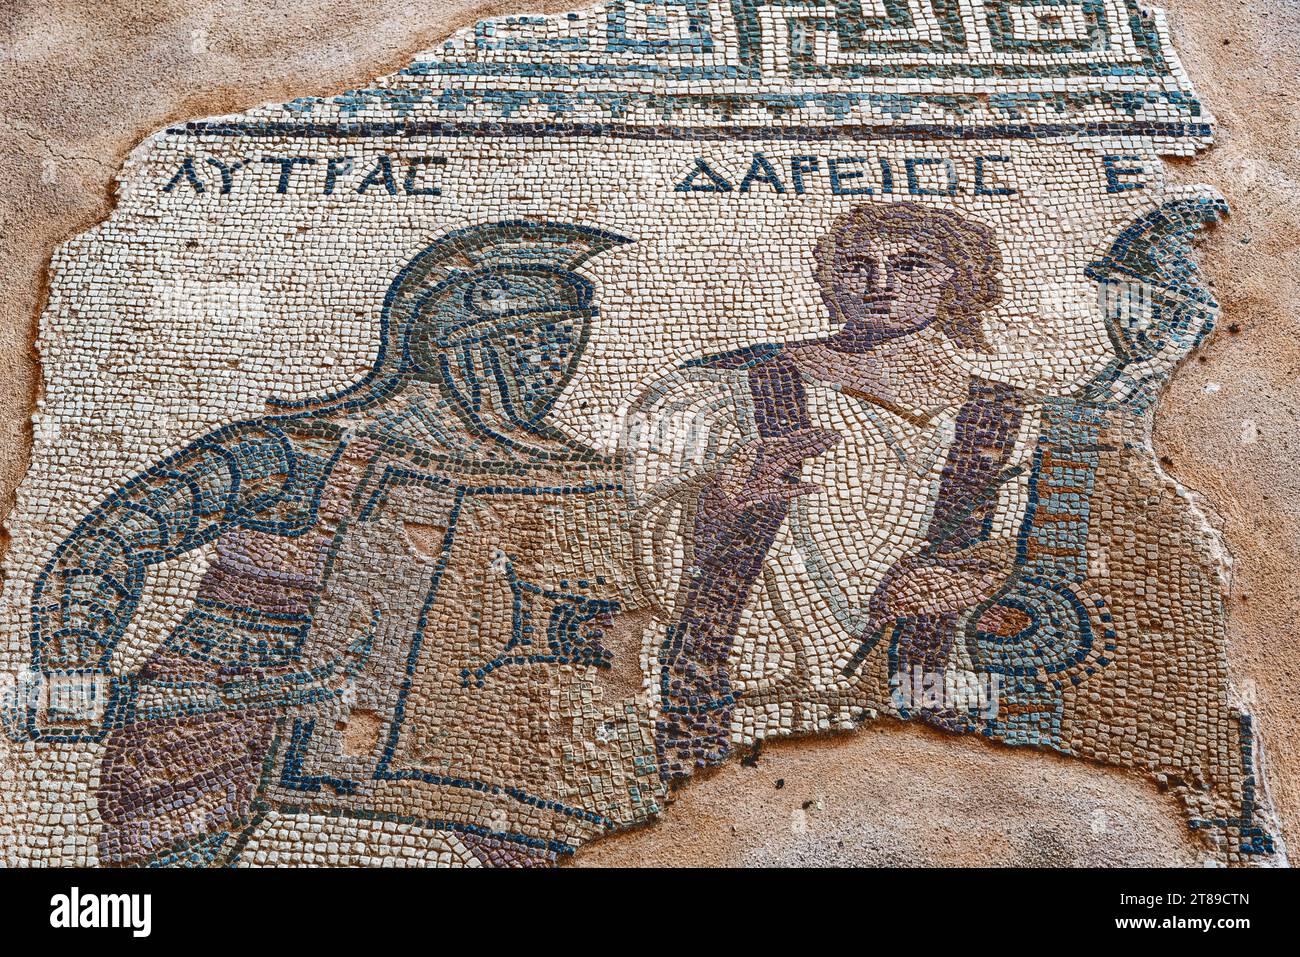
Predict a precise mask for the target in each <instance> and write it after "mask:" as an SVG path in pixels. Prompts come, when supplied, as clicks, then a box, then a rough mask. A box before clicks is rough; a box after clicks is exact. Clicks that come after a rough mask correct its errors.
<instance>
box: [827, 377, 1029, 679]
mask: <svg viewBox="0 0 1300 957" xmlns="http://www.w3.org/2000/svg"><path fill="white" fill-rule="evenodd" d="M1024 419H1025V410H1024V400H1023V396H1022V395H1021V394H1020V393H1019V392H1018V391H1017V390H1015V389H1013V388H1011V387H1010V386H1005V385H1001V384H997V383H986V382H981V381H978V380H976V381H974V382H972V384H971V388H970V393H969V395H968V397H967V400H966V402H965V403H964V404H963V405H962V407H961V409H960V410H958V414H957V421H956V432H955V435H954V436H953V443H952V447H951V449H950V451H949V453H948V458H947V460H946V461H945V463H944V466H943V472H942V475H941V477H940V483H939V494H938V498H937V500H936V501H935V505H934V511H933V513H932V515H931V518H930V523H929V526H928V528H927V529H926V536H925V541H924V543H923V545H922V547H921V550H920V551H919V552H917V553H915V554H912V555H908V556H906V557H904V558H902V559H900V560H899V561H898V562H897V563H896V564H895V565H894V566H893V567H892V568H890V569H889V571H888V572H886V574H885V577H884V578H883V579H882V580H881V583H880V585H879V586H878V587H877V589H876V591H875V593H874V594H873V595H872V598H871V606H870V619H869V622H868V624H867V626H866V628H865V629H864V632H863V636H862V644H861V646H860V647H859V649H858V651H857V653H856V654H855V655H854V656H853V658H852V659H851V660H850V662H849V664H848V666H847V667H846V668H845V673H846V674H849V673H852V672H853V671H855V670H856V669H857V668H858V667H859V666H860V665H861V663H862V661H863V660H864V659H865V658H866V656H867V654H868V653H869V652H870V651H871V650H872V648H874V647H875V645H876V643H877V642H878V641H879V640H880V639H881V637H882V635H883V633H884V632H885V630H886V629H887V628H888V627H889V626H891V625H893V624H895V623H897V622H899V621H902V620H903V619H909V618H911V619H917V620H928V621H931V622H942V621H943V620H948V621H952V620H955V616H957V615H960V614H962V613H963V612H965V611H967V610H969V609H971V608H974V607H976V606H977V605H979V604H981V603H982V602H984V601H986V600H988V599H989V598H991V597H992V596H993V595H994V594H996V593H997V592H998V591H999V590H1000V589H1001V588H1002V587H1003V586H1004V585H1005V584H1006V582H1007V580H1008V579H1009V578H1010V577H1011V575H1012V574H1013V573H1014V570H1015V541H1014V534H1012V535H1010V536H1008V535H1007V534H1006V532H1005V530H1003V531H1002V532H1001V533H999V532H998V530H997V529H996V528H995V519H996V518H997V513H998V511H999V505H1000V502H1001V499H1002V495H1003V492H1004V490H1006V488H1007V487H1008V486H1009V485H1011V484H1012V483H1013V482H1015V481H1018V480H1020V479H1022V478H1023V470H1022V469H1021V468H1020V467H1018V466H1016V465H1014V464H1013V461H1014V459H1015V457H1016V452H1017V439H1018V437H1019V435H1020V431H1021V426H1022V424H1023V423H1024ZM936 627H948V626H947V625H943V624H939V625H937V626H936Z"/></svg>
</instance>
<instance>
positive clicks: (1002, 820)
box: [0, 0, 1300, 864]
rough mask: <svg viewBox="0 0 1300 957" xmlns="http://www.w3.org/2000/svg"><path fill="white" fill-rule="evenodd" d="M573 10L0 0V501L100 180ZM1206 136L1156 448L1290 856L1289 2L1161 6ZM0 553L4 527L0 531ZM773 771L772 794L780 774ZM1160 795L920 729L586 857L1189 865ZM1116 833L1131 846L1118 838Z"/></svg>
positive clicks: (1296, 170)
mask: <svg viewBox="0 0 1300 957" xmlns="http://www.w3.org/2000/svg"><path fill="white" fill-rule="evenodd" d="M578 5H581V4H580V3H579V4H575V3H574V2H573V0H569V2H561V3H535V2H533V3H530V2H527V0H511V2H509V3H505V4H479V5H475V4H471V3H462V2H455V0H430V2H426V3H424V4H421V5H411V4H408V3H399V2H395V0H388V2H385V0H350V2H330V0H317V2H300V3H274V2H272V3H266V2H254V0H247V2H243V3H240V2H229V0H227V2H220V0H195V2H191V3H187V4H180V3H168V2H157V3H151V4H148V5H147V9H144V7H146V5H143V4H138V3H130V2H122V0H102V2H99V3H95V4H92V3H89V2H86V0H83V2H81V3H74V2H57V0H55V2H42V3H37V2H33V0H18V2H17V3H16V4H15V3H13V2H10V3H7V4H5V5H4V10H3V11H0V83H2V84H3V85H2V86H0V89H4V90H5V93H4V100H3V116H2V118H3V120H4V122H3V124H0V170H3V171H4V177H3V179H0V276H2V277H3V280H4V281H3V283H0V369H3V375H4V381H5V383H6V384H7V385H8V388H6V389H4V390H3V391H2V392H0V511H7V510H8V508H9V506H10V504H11V503H12V495H13V489H14V486H15V485H16V484H17V482H18V480H19V479H20V478H21V475H22V472H23V470H24V468H25V467H26V461H27V454H28V451H29V447H30V429H29V428H28V422H29V416H30V413H31V410H32V407H33V403H34V402H35V401H37V399H38V397H39V396H38V389H39V369H38V367H37V364H36V362H35V357H34V355H33V350H32V338H33V334H34V329H35V322H36V316H37V315H38V312H39V309H40V307H41V305H42V303H43V301H44V295H45V277H44V268H45V265H46V263H47V262H48V260H49V257H50V254H51V252H52V251H53V248H54V246H55V245H56V244H58V243H59V242H61V241H62V240H64V239H66V238H68V237H70V236H72V235H75V234H76V233H78V232H80V231H81V230H83V229H85V228H87V227H88V226H90V225H93V224H94V223H95V222H97V221H99V220H100V219H102V218H103V217H104V216H105V215H106V214H107V212H108V211H109V210H110V209H111V208H112V203H113V198H112V179H113V175H114V173H115V172H116V170H117V168H118V167H119V165H120V164H121V161H122V160H123V159H124V158H125V156H126V154H127V153H128V152H129V150H130V149H131V148H132V146H134V145H135V143H137V142H138V141H139V140H140V139H141V138H143V137H144V136H145V135H147V134H148V133H150V132H152V131H153V130H155V129H157V128H158V127H160V126H163V125H165V124H167V123H170V122H175V121H178V120H184V119H186V118H191V117H196V116H205V115H212V114H215V113H224V112H233V111H242V110H246V109H248V108H250V107H253V106H256V105H258V104H260V103H263V102H266V101H273V100H282V99H290V98H293V97H297V96H305V95H320V94H327V93H331V92H337V91H340V90H343V89H349V88H353V87H355V86H357V85H360V84H362V83H364V82H365V81H366V80H367V79H368V78H370V77H373V76H377V75H381V74H383V73H388V72H392V71H393V70H395V69H397V68H399V67H400V66H402V65H403V64H404V63H405V62H406V61H407V60H408V59H409V57H410V55H411V54H413V53H414V52H415V51H417V50H420V49H422V48H427V47H428V46H430V45H431V44H432V43H433V42H434V41H436V40H438V39H440V38H441V37H442V36H444V35H446V34H447V33H448V32H450V31H451V30H453V29H455V28H457V27H459V26H463V25H465V24H466V23H468V22H470V21H471V20H473V19H475V18H477V17H479V16H482V15H484V14H487V13H496V12H513V13H522V12H534V11H539V10H562V9H568V8H573V7H575V6H578ZM1165 7H1166V9H1167V10H1168V12H1169V15H1170V20H1171V26H1172V28H1173V31H1174V39H1175V43H1176V44H1177V46H1178V48H1179V50H1180V52H1181V54H1182V56H1183V61H1184V65H1185V66H1186V67H1187V69H1188V71H1189V72H1190V74H1191V76H1192V79H1193V82H1195V84H1196V86H1197V89H1198V90H1199V91H1200V93H1201V95H1202V97H1203V98H1204V99H1205V100H1206V101H1207V102H1208V104H1209V106H1210V108H1211V109H1212V110H1213V112H1214V113H1215V114H1216V115H1217V117H1218V118H1219V121H1220V129H1219V135H1218V141H1217V142H1218V145H1216V146H1215V147H1214V148H1213V149H1212V150H1211V151H1210V152H1209V153H1208V154H1204V155H1202V156H1201V157H1199V158H1197V159H1195V160H1187V161H1178V162H1176V163H1175V164H1173V166H1174V169H1173V177H1174V178H1175V179H1179V180H1183V181H1186V182H1189V183H1191V182H1206V183H1211V184H1214V185H1216V186H1217V187H1219V189H1221V190H1222V191H1223V193H1224V194H1225V195H1226V196H1227V198H1228V200H1229V202H1230V203H1231V204H1232V205H1233V208H1234V210H1235V214H1234V216H1233V217H1232V219H1231V220H1229V222H1228V223H1227V224H1226V225H1225V226H1223V227H1221V228H1220V229H1219V230H1217V232H1216V234H1215V235H1214V236H1212V237H1211V239H1210V240H1209V242H1208V243H1207V245H1206V260H1207V266H1208V270H1209V272H1210V274H1211V275H1212V276H1213V277H1215V279H1216V280H1217V282H1218V292H1219V296H1220V300H1221V302H1222V303H1223V305H1224V316H1223V319H1222V321H1221V325H1220V332H1219V334H1218V335H1217V336H1216V337H1215V339H1214V340H1213V341H1212V342H1211V343H1210V345H1209V347H1208V348H1207V349H1206V350H1205V351H1204V352H1203V353H1202V354H1201V355H1200V356H1199V357H1198V358H1197V359H1194V360H1193V361H1192V362H1190V363H1189V364H1188V365H1187V366H1186V367H1185V368H1184V369H1183V370H1182V371H1181V372H1180V373H1179V374H1178V375H1177V377H1176V378H1175V381H1174V383H1173V385H1172V387H1171V389H1170V393H1169V395H1168V396H1167V397H1166V399H1165V402H1164V404H1163V406H1162V409H1161V414H1160V419H1159V425H1158V430H1157V432H1158V434H1157V445H1158V449H1157V450H1158V453H1159V454H1160V455H1161V456H1162V461H1163V464H1164V466H1165V468H1166V470H1167V471H1169V472H1170V473H1171V474H1172V475H1174V476H1175V477H1176V478H1177V479H1179V480H1180V481H1181V482H1183V483H1184V484H1185V485H1187V486H1188V487H1190V488H1192V489H1195V490H1197V491H1198V492H1200V493H1202V494H1203V496H1204V500H1205V504H1206V505H1207V506H1208V507H1209V508H1210V509H1211V510H1213V511H1214V512H1216V513H1217V514H1218V515H1219V516H1221V517H1222V521H1221V523H1220V524H1221V526H1222V528H1223V530H1224V532H1225V536H1226V541H1227V544H1228V546H1229V548H1230V550H1231V552H1232V554H1233V557H1234V559H1235V584H1234V591H1233V596H1232V601H1231V636H1232V645H1231V647H1230V655H1231V660H1232V664H1233V667H1234V669H1235V672H1236V677H1237V683H1238V685H1239V686H1241V687H1242V688H1244V690H1245V691H1246V692H1247V694H1248V695H1250V694H1253V695H1254V697H1255V704H1254V710H1255V712H1256V714H1257V716H1258V717H1259V719H1260V723H1261V726H1262V728H1261V731H1262V735H1263V742H1264V747H1265V754H1266V758H1267V760H1268V772H1269V774H1268V780H1269V785H1270V786H1271V789H1272V793H1273V796H1274V799H1275V801H1276V804H1277V807H1278V810H1279V813H1280V815H1281V817H1282V819H1283V825H1284V835H1285V837H1286V838H1287V839H1288V842H1289V843H1290V845H1291V846H1292V847H1297V846H1300V743H1297V742H1296V741H1295V740H1294V735H1293V734H1292V729H1294V728H1295V727H1296V726H1297V723H1298V719H1300V698H1298V697H1297V695H1296V694H1295V690H1294V689H1295V683H1296V682H1295V679H1296V678H1297V672H1298V671H1300V666H1298V665H1297V664H1296V663H1295V660H1294V655H1293V652H1292V649H1293V648H1294V645H1295V638H1294V629H1293V628H1292V624H1291V617H1292V615H1293V613H1294V611H1295V610H1296V609H1297V608H1300V574H1297V573H1296V572H1295V571H1293V568H1294V567H1295V561H1296V559H1297V558H1298V557H1300V556H1298V555H1297V552H1300V507H1297V505H1296V504H1295V502H1294V498H1295V496H1296V494H1297V492H1300V478H1297V469H1296V465H1297V462H1296V456H1297V452H1298V451H1300V422H1297V409H1298V407H1300V394H1298V393H1300V390H1298V389H1297V388H1296V386H1295V385H1294V384H1293V381H1294V379H1295V374H1296V372H1297V371H1298V367H1300V353H1297V351H1296V349H1295V347H1294V345H1293V343H1294V342H1296V320H1295V317H1294V315H1293V313H1292V310H1291V309H1290V303H1291V302H1293V301H1294V300H1295V298H1296V295H1297V293H1298V292H1300V290H1297V289H1296V283H1297V276H1300V262H1297V260H1298V259H1300V256H1297V249H1296V241H1295V236H1296V220H1297V219H1298V218H1300V212H1297V209H1298V208H1300V182H1297V177H1300V158H1298V157H1297V155H1296V152H1297V151H1296V146H1295V143H1296V140H1297V135H1298V134H1300V122H1298V121H1297V118H1296V108H1297V106H1298V105H1300V103H1298V102H1297V101H1298V100H1300V92H1298V91H1300V75H1297V74H1298V73H1300V68H1298V66H1297V64H1298V63H1300V55H1297V49H1296V42H1297V37H1298V36H1300V5H1297V4H1293V3H1288V2H1284V0H1275V2H1273V3H1243V2H1236V0H1217V2H1214V0H1165ZM0 547H3V543H0ZM778 781H780V782H782V783H781V786H780V787H778V786H777V782H778ZM1179 820H1180V815H1179V813H1178V811H1177V809H1176V808H1174V806H1173V804H1172V802H1171V801H1168V800H1166V798H1165V797H1164V796H1162V795H1159V794H1157V793H1156V792H1155V790H1154V788H1153V787H1152V786H1151V785H1149V784H1147V783H1146V782H1145V781H1143V780H1141V779H1138V778H1131V777H1126V776H1123V775H1122V774H1120V773H1119V772H1115V771H1110V770H1101V769H1098V768H1091V767H1087V766H1084V765H1081V764H1079V763H1077V762H1071V761H1066V760H1062V759H1059V758H1056V757H1053V756H1050V755H1045V754H1028V753H1025V752H1012V751H1010V750H1006V749H997V748H993V747H990V746H987V745H985V744H983V742H980V741H974V740H966V739H957V738H950V737H946V736H942V735H939V734H938V733H936V732H932V731H929V730H926V729H921V728H898V727H878V728H870V729H867V730H866V731H864V732H863V733H860V734H857V735H854V736H852V737H851V738H843V739H838V740H829V741H822V742H795V743H787V744H783V745H781V746H778V747H772V748H770V749H768V750H767V751H766V752H765V753H764V754H763V755H762V756H761V757H760V758H759V760H758V762H757V766H756V767H742V766H739V765H734V764H733V765H730V766H727V767H725V768H722V769H719V770H718V771H716V772H714V773H712V774H710V775H707V776H706V777H705V778H704V779H702V780H697V781H695V782H694V783H692V784H691V785H690V786H689V787H688V788H687V789H686V790H685V791H684V792H683V794H682V796H681V799H680V801H679V802H678V804H677V806H676V807H674V808H673V809H672V810H671V811H670V812H669V814H668V815H667V817H666V820H665V821H664V822H663V823H661V824H659V825H656V826H655V827H653V828H650V829H647V830H646V831H644V832H641V833H636V834H632V835H627V836H623V837H619V838H615V839H612V840H610V841H607V842H603V843H601V844H598V845H596V846H594V847H592V848H590V849H588V850H587V851H585V852H583V853H581V854H580V855H579V862H580V863H581V862H584V861H586V862H591V863H623V862H639V861H644V862H665V863H667V862H683V863H686V862H698V863H726V862H735V863H742V862H743V863H754V864H757V863H812V862H825V863H850V862H860V863H1041V864H1063V863H1082V864H1087V863H1107V862H1116V863H1118V862H1126V863H1157V862H1165V863H1187V862H1191V861H1193V860H1195V859H1196V857H1197V855H1198V853H1199V852H1198V850H1197V848H1196V846H1195V845H1194V844H1193V843H1192V842H1191V841H1190V840H1189V839H1188V837H1187V835H1186V834H1185V833H1184V832H1183V830H1182V827H1183V826H1182V825H1181V824H1180V823H1179ZM1116 848H1122V849H1123V850H1122V851H1116V850H1115V849H1116Z"/></svg>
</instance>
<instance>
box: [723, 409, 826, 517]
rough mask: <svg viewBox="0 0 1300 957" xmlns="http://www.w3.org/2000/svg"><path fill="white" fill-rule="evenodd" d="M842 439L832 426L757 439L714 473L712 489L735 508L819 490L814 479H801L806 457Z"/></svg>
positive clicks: (824, 449)
mask: <svg viewBox="0 0 1300 957" xmlns="http://www.w3.org/2000/svg"><path fill="white" fill-rule="evenodd" d="M840 440H841V436H840V434H839V433H838V432H835V431H833V430H831V429H812V428H809V429H800V430H798V431H797V432H791V433H790V434H789V435H780V436H774V437H772V438H767V439H757V440H755V441H753V442H750V443H747V444H746V445H744V446H742V447H741V448H740V449H738V450H737V451H736V453H735V455H734V456H733V457H732V459H731V461H730V462H728V463H727V464H726V465H725V466H724V467H723V468H722V469H721V470H720V471H719V472H718V473H717V475H716V478H715V488H717V489H718V490H719V491H720V492H722V494H723V495H724V496H725V497H726V499H727V500H728V502H729V504H731V505H732V507H734V508H746V507H748V506H750V505H754V504H756V503H759V502H788V501H791V500H793V499H795V498H798V497H799V496H801V495H808V494H810V493H812V492H820V491H821V486H820V485H817V484H816V483H813V482H800V481H799V480H798V471H799V468H800V466H801V465H802V464H803V462H804V461H805V460H806V459H810V458H813V457H814V456H817V455H821V454H822V453H824V452H826V451H827V450H829V449H831V448H833V447H834V446H835V445H836V443H838V442H839V441H840Z"/></svg>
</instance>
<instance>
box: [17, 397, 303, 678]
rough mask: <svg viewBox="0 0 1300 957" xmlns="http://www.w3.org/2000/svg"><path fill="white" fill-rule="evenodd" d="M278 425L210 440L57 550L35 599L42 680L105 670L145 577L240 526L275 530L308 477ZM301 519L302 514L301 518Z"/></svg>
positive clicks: (134, 485) (156, 471) (243, 428)
mask: <svg viewBox="0 0 1300 957" xmlns="http://www.w3.org/2000/svg"><path fill="white" fill-rule="evenodd" d="M274 421H275V420H252V421H246V422H237V423H234V424H231V425H228V426H225V427H223V428H220V429H217V430H216V431H214V432H211V433H209V434H208V435H206V436H204V437H203V438H201V439H199V440H198V441H196V442H193V443H191V444H190V445H188V446H186V447H185V448H184V449H182V450H180V451H179V452H176V453H174V454H173V455H169V456H168V457H166V458H165V459H163V460H161V461H160V462H158V463H157V464H155V465H153V466H152V467H150V468H148V469H147V470H145V471H144V472H142V473H141V474H139V475H137V476H135V477H134V478H132V479H131V480H129V481H128V482H126V483H125V484H124V485H122V486H121V487H119V488H118V489H117V490H116V491H115V492H113V493H112V494H111V495H109V496H108V497H107V498H106V499H105V500H104V501H103V502H101V503H100V504H99V505H98V506H97V507H95V508H94V509H93V510H92V511H91V512H90V513H89V514H88V515H86V516H85V517H84V518H83V519H82V520H81V521H80V522H79V523H78V524H77V526H76V528H75V529H73V531H72V533H71V534H70V535H68V537H67V538H65V539H64V540H63V542H62V543H61V544H60V545H59V546H58V548H56V549H55V551H54V554H53V555H52V556H51V558H50V560H49V561H48V562H47V563H46V565H45V567H44V569H43V570H42V571H41V574H40V576H39V578H37V580H36V585H35V587H34V589H33V592H32V605H31V607H32V634H31V640H32V663H33V665H34V666H35V668H36V669H37V670H38V671H41V672H63V673H67V672H77V671H87V672H106V671H107V670H108V663H109V660H110V658H111V656H112V652H113V648H114V646H115V645H116V643H117V641H118V640H119V639H120V637H121V636H122V633H123V632H124V631H125V630H126V628H127V626H128V625H129V624H130V622H131V618H132V616H133V614H134V613H135V610H136V606H137V604H138V602H139V599H140V593H141V589H142V587H143V584H144V577H145V573H146V569H147V568H148V567H149V566H150V565H155V564H158V563H159V562H164V561H166V560H168V559H170V558H174V557H176V556H178V555H181V554H182V553H184V552H187V551H189V550H191V549H194V548H197V547H199V546H201V545H203V544H205V543H206V542H209V541H211V540H212V539H214V538H216V537H217V536H218V535H220V534H221V533H222V532H224V531H226V530H228V529H230V528H233V527H236V526H256V525H261V524H268V525H270V524H274V525H277V526H279V527H280V528H281V530H283V532H284V533H285V534H292V533H293V531H294V529H293V528H292V527H291V526H292V523H293V521H294V519H293V517H292V516H291V515H290V514H289V513H287V512H286V510H285V509H284V508H281V507H279V506H282V505H284V504H286V503H287V502H288V500H289V499H291V498H294V497H296V494H295V493H296V490H297V489H299V488H301V487H302V486H303V484H304V483H303V479H304V478H306V476H303V475H300V474H299V472H300V471H301V469H300V463H299V457H298V456H297V455H296V454H295V452H294V447H293V444H292V442H291V440H290V438H289V436H288V435H286V434H285V432H284V431H283V429H281V428H280V427H278V426H277V425H276V424H273V423H274ZM292 511H296V510H292Z"/></svg>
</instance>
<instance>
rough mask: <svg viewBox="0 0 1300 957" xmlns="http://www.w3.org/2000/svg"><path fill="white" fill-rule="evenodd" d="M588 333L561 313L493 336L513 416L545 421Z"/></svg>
mask: <svg viewBox="0 0 1300 957" xmlns="http://www.w3.org/2000/svg"><path fill="white" fill-rule="evenodd" d="M584 334H585V329H584V324H583V322H582V321H581V320H579V319H575V318H570V317H566V316H563V315H561V316H557V317H556V318H555V320H554V321H552V322H544V323H539V324H533V325H528V326H524V327H522V328H518V329H512V330H509V331H506V332H503V333H502V334H501V335H499V336H497V337H494V338H493V340H492V342H491V345H490V348H492V349H493V350H494V351H495V353H496V358H497V363H498V367H499V368H500V369H501V370H502V373H503V374H502V375H501V376H500V378H499V380H498V388H499V389H501V390H502V394H503V397H505V398H506V399H507V401H508V403H509V410H510V414H511V416H512V418H514V419H515V420H516V421H518V422H519V423H520V424H535V423H537V422H540V421H541V419H542V418H543V417H544V416H545V415H546V413H547V412H548V411H549V410H550V407H551V405H552V404H553V403H554V402H555V400H556V399H557V398H558V397H559V394H560V392H561V390H562V389H563V388H564V385H565V383H566V382H568V379H569V376H570V375H572V374H573V367H574V365H575V363H576V362H577V360H578V357H579V356H580V355H581V354H582V347H583V344H584V339H585V335H584Z"/></svg>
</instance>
